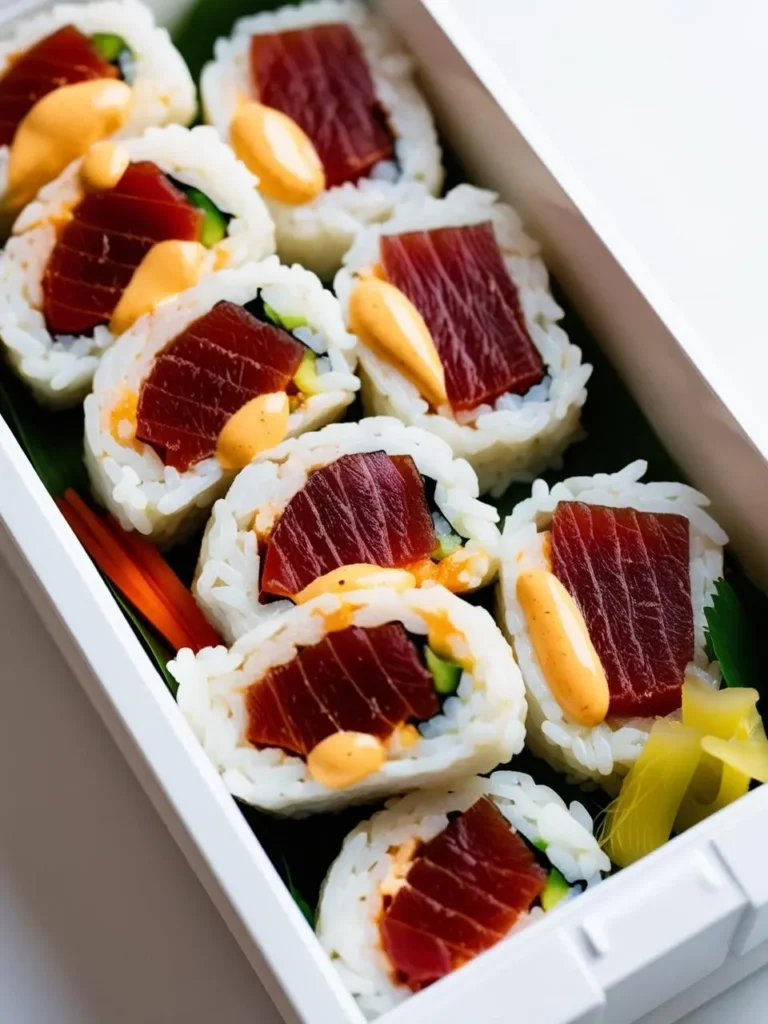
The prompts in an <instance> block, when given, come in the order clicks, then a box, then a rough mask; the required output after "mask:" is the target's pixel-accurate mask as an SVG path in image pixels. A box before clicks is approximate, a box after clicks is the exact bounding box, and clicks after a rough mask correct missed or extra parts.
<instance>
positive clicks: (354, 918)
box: [317, 771, 611, 1018]
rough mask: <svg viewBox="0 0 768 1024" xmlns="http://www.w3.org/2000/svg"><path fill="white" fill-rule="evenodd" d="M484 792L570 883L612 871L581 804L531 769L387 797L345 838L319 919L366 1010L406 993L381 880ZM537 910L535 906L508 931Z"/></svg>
mask: <svg viewBox="0 0 768 1024" xmlns="http://www.w3.org/2000/svg"><path fill="white" fill-rule="evenodd" d="M483 796H489V797H490V798H491V799H492V800H493V802H494V803H495V804H496V806H497V807H498V809H499V810H500V811H501V813H502V814H503V815H504V817H505V818H506V819H507V820H508V821H509V823H510V825H511V826H512V828H514V829H515V830H516V831H518V832H520V833H521V834H522V835H523V836H525V838H526V839H527V840H528V841H529V842H531V843H536V842H540V841H544V842H546V843H547V848H546V856H547V857H548V858H549V860H550V862H551V864H552V865H553V867H555V868H557V869H558V871H560V872H561V874H562V875H564V877H565V879H566V880H567V881H568V882H570V883H571V884H572V885H573V884H574V883H586V884H587V885H594V884H596V883H597V882H599V881H600V879H601V872H608V871H610V866H611V865H610V861H609V860H608V858H607V856H606V855H605V854H604V853H603V852H602V850H601V849H600V847H599V846H598V843H597V840H596V839H595V837H594V835H593V824H592V819H591V817H590V815H589V812H588V811H587V810H586V808H585V807H584V806H583V805H582V804H580V803H578V802H576V801H574V802H573V803H572V804H571V805H570V807H568V806H566V804H565V801H564V800H562V798H561V797H560V796H558V794H557V793H556V792H555V791H554V790H553V789H550V788H549V787H547V786H539V785H537V784H536V782H535V781H534V779H533V778H531V776H530V775H524V774H522V773H520V772H510V771H499V772H494V774H493V775H491V777H490V778H488V779H483V778H475V779H468V780H467V781H465V782H463V783H462V784H461V785H459V786H457V787H456V788H455V789H452V790H445V789H440V790H437V791H434V792H421V793H411V794H409V795H408V796H405V797H402V798H400V799H397V800H391V801H390V802H389V803H388V804H387V806H386V808H385V809H384V810H383V811H379V813H378V814H375V815H374V816H373V817H372V818H370V819H369V820H368V821H364V822H363V823H362V824H360V825H358V827H357V828H356V829H354V831H352V832H351V833H350V834H349V835H348V836H347V838H346V839H345V840H344V845H343V847H342V850H341V853H340V854H339V856H338V857H337V858H336V860H335V861H334V863H333V864H332V865H331V868H330V871H329V872H328V876H327V878H326V880H325V883H324V885H323V889H322V893H321V897H320V907H319V912H318V918H317V936H318V938H319V940H320V943H321V945H322V946H323V948H324V949H325V951H326V952H327V953H328V955H329V956H330V957H331V959H332V960H333V963H334V966H335V967H336V969H337V970H338V972H339V974H340V975H341V978H342V980H343V982H344V984H345V985H346V987H347V988H348V989H349V991H350V992H351V993H352V995H353V996H354V997H355V998H356V999H357V1001H358V1004H359V1006H360V1009H361V1010H362V1011H363V1013H365V1015H366V1016H367V1017H369V1018H372V1017H377V1016H378V1015H379V1014H381V1013H385V1012H386V1011H387V1010H391V1009H392V1008H393V1007H394V1006H396V1005H397V1004H398V1003H401V1002H402V1001H403V1000H404V999H407V997H408V996H409V995H410V994H411V993H410V991H409V989H408V988H407V987H406V986H404V985H399V984H397V983H396V982H395V980H394V979H393V977H392V970H391V967H390V963H389V958H388V957H387V954H386V953H385V951H384V949H383V948H382V944H381V940H380V932H379V921H380V916H381V912H382V907H383V900H382V895H383V894H382V884H385V885H386V883H387V881H391V880H394V879H396V878H398V877H399V878H402V877H404V875H405V873H406V872H407V870H408V867H409V865H410V862H411V858H412V854H413V852H414V849H415V847H416V845H417V844H421V843H427V842H429V841H430V840H431V839H434V838H435V837H436V836H438V835H439V834H440V833H441V832H442V831H443V830H444V829H445V828H446V827H447V826H448V824H449V820H450V819H449V815H451V814H454V813H455V812H457V811H466V810H468V809H469V808H470V807H472V805H473V804H475V803H476V802H477V801H478V800H480V799H481V798H482V797H483ZM395 884H397V883H396V882H395ZM572 892H573V890H572ZM543 913H544V911H543V910H542V909H541V907H535V908H534V909H533V910H532V911H531V912H530V913H529V914H526V915H525V917H524V919H523V920H522V921H520V922H518V923H516V924H515V926H514V928H513V929H512V930H511V931H510V933H509V936H507V938H509V937H510V936H512V935H514V934H516V933H517V931H519V930H520V928H521V926H525V925H526V924H529V923H531V922H532V921H533V920H535V919H537V918H538V917H541V916H542V915H543Z"/></svg>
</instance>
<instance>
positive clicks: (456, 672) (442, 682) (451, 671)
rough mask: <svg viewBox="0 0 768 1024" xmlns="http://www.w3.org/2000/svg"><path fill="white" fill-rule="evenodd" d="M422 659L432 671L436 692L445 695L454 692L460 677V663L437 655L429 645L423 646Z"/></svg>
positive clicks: (447, 695)
mask: <svg viewBox="0 0 768 1024" xmlns="http://www.w3.org/2000/svg"><path fill="white" fill-rule="evenodd" d="M424 661H425V662H426V664H427V668H428V669H429V671H430V672H431V673H432V678H433V679H434V681H435V689H436V690H437V692H438V693H440V694H442V695H443V696H445V697H449V696H450V695H451V694H452V693H456V691H457V690H458V688H459V680H460V679H461V665H457V664H456V662H455V661H445V660H444V659H443V658H440V657H438V656H437V655H436V654H435V652H434V651H433V650H432V648H431V647H430V646H429V645H427V646H425V648H424Z"/></svg>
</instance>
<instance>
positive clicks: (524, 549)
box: [499, 461, 728, 792]
mask: <svg viewBox="0 0 768 1024" xmlns="http://www.w3.org/2000/svg"><path fill="white" fill-rule="evenodd" d="M646 469H647V464H646V463H645V462H643V461H638V462H633V463H631V464H630V465H629V466H626V467H625V468H624V469H622V470H621V471H620V472H618V473H612V474H605V473H601V474H598V475H597V476H593V477H571V478H570V479H568V480H564V481H562V482H561V483H558V484H555V486H554V487H552V488H551V489H550V488H549V487H548V486H547V484H546V483H545V482H544V481H543V480H537V481H536V482H535V483H534V485H533V490H532V494H531V497H530V498H528V499H526V500H525V501H522V502H520V503H519V504H518V505H517V506H516V507H515V509H514V510H513V512H512V514H511V515H510V516H509V517H508V519H507V520H506V522H505V524H504V531H503V535H502V550H501V567H500V578H499V599H500V600H499V604H500V616H501V621H502V625H503V628H504V629H505V631H506V633H507V634H508V636H509V637H510V638H511V640H512V644H513V646H514V649H515V656H516V658H517V662H518V664H519V665H520V669H521V671H522V673H523V678H524V679H525V686H526V692H527V695H528V706H529V716H528V735H527V742H528V745H529V746H530V747H531V748H532V749H533V750H534V751H536V753H538V754H539V755H540V756H542V757H544V758H545V759H546V760H547V761H549V763H550V764H551V765H552V766H553V767H555V768H557V769H558V770H560V771H564V772H566V773H567V774H569V775H571V776H573V777H575V778H576V779H580V780H593V781H595V782H598V783H599V784H600V785H602V786H603V787H604V788H605V789H607V790H608V791H609V792H613V791H615V790H616V789H617V787H618V784H619V782H620V780H621V777H622V776H623V775H625V774H626V773H627V771H628V770H629V768H630V767H631V766H632V764H633V762H634V761H635V760H636V759H637V757H638V756H639V754H640V752H641V750H642V749H643V746H644V744H645V741H646V739H647V737H648V733H649V731H650V729H651V726H652V725H653V722H654V719H652V718H637V719H631V720H622V721H620V722H611V721H610V720H606V721H605V722H602V723H601V724H600V725H598V726H595V727H594V728H589V727H587V726H584V725H579V724H577V723H576V722H573V721H571V720H569V718H568V716H567V715H566V714H565V712H564V711H563V710H562V708H561V707H560V705H559V704H558V703H557V701H556V699H555V697H554V695H553V694H552V692H551V690H550V688H549V686H548V684H547V681H546V679H545V677H544V674H543V672H542V670H541V666H540V665H539V662H538V659H537V657H536V654H535V652H534V650H533V647H532V644H531V639H530V635H529V632H528V627H527V623H526V619H525V616H524V614H523V611H522V609H521V607H520V604H519V602H518V600H517V579H518V576H519V575H520V574H521V573H522V572H527V571H529V570H531V569H546V568H549V564H548V561H547V556H546V554H545V552H544V550H543V548H542V539H541V532H540V531H544V530H547V529H549V525H550V523H551V521H552V516H553V514H554V510H555V508H556V506H557V504H558V502H560V501H582V502H586V503H587V504H590V505H608V506H611V507H615V508H634V509H638V510H639V511H642V512H674V513H677V514H678V515H683V516H686V518H687V519H688V520H689V522H690V543H691V552H690V559H691V596H692V601H693V618H694V662H693V664H691V665H689V667H688V669H687V672H688V674H692V675H695V676H697V677H698V678H700V679H702V680H704V681H705V682H708V683H709V684H710V685H712V686H717V685H718V683H719V668H718V666H717V664H716V663H711V664H710V663H709V661H708V659H707V655H706V650H705V636H704V631H705V628H706V619H705V615H704V609H705V608H707V607H708V606H709V605H711V603H712V596H713V594H714V584H715V581H716V580H717V579H719V578H720V577H721V576H722V575H723V546H724V545H725V544H727V543H728V537H727V536H726V534H725V533H724V531H723V530H722V529H721V528H720V527H719V526H718V524H717V523H716V522H715V521H714V519H712V517H711V516H710V515H709V514H708V513H707V512H706V511H705V508H706V506H707V505H708V504H709V500H708V499H707V498H706V497H705V496H704V495H703V494H700V493H699V492H698V491H695V490H693V488H692V487H688V486H686V485H685V484H681V483H643V482H642V477H643V475H644V474H645V472H646Z"/></svg>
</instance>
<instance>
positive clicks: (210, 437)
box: [136, 302, 304, 472]
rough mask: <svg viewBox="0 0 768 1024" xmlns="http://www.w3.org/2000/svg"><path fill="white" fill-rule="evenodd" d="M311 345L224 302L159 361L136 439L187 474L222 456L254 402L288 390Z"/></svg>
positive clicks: (142, 399) (147, 384)
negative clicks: (220, 442)
mask: <svg viewBox="0 0 768 1024" xmlns="http://www.w3.org/2000/svg"><path fill="white" fill-rule="evenodd" d="M303 353H304V346H303V345H302V344H300V343H299V342H298V341H296V340H295V339H294V338H292V337H291V336H290V334H287V333H286V332H285V331H283V330H281V329H280V328H279V327H275V326H273V325H272V324H266V323H262V322H261V321H260V320H257V319H256V318H255V317H254V316H251V314H250V313H249V312H248V311H247V310H246V309H243V308H242V306H236V305H235V304H234V303H232V302H218V303H217V304H216V305H215V306H214V307H213V309H211V310H210V311H209V312H208V313H206V314H205V315H204V316H201V317H199V318H198V319H197V320H194V321H193V322H192V323H191V324H190V325H189V327H187V328H186V329H185V330H184V331H182V333H181V334H179V335H178V337H176V338H174V339H173V341H172V342H171V343H170V344H169V345H168V346H167V347H166V348H165V349H164V350H163V352H161V353H160V355H158V357H157V358H156V359H155V362H154V364H153V366H152V369H151V371H150V373H149V374H148V376H147V378H146V379H145V381H144V383H143V384H142V386H141V391H140V392H139V406H138V413H137V420H136V436H137V438H138V439H139V440H140V441H144V442H146V443H147V444H150V445H152V447H153V448H154V449H155V451H156V452H157V453H158V455H159V456H160V457H161V459H162V460H163V462H164V463H165V464H166V466H173V467H174V469H178V470H179V471H181V472H183V471H184V470H186V469H189V467H190V466H192V465H194V464H195V463H196V462H200V460H201V459H207V458H208V457H209V456H211V455H213V454H214V453H215V451H216V441H217V439H218V436H219V434H220V433H221V430H222V428H223V427H224V424H225V423H226V422H227V420H228V419H229V418H230V417H231V416H233V415H234V414H235V413H236V412H237V410H238V409H241V408H242V407H243V406H244V405H245V404H246V403H247V402H250V400H251V399H252V398H256V397H257V396H258V395H265V394H269V393H270V392H273V391H285V389H286V388H287V387H288V383H289V381H290V380H291V377H293V375H294V373H295V372H296V370H297V368H298V365H299V363H300V362H301V358H302V355H303Z"/></svg>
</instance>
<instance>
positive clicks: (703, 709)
mask: <svg viewBox="0 0 768 1024" xmlns="http://www.w3.org/2000/svg"><path fill="white" fill-rule="evenodd" d="M758 698H759V694H758V692H757V690H752V689H747V688H746V687H732V688H729V689H725V690H713V689H712V687H711V686H708V685H707V684H706V683H704V682H702V681H701V680H700V679H695V678H693V677H691V676H689V677H688V678H686V680H685V685H684V686H683V725H685V726H689V727H690V728H691V729H698V730H699V731H700V732H702V733H703V734H704V735H705V736H719V737H720V739H723V740H729V739H730V738H731V737H732V736H734V735H735V733H736V730H737V729H738V728H739V726H740V725H741V724H742V722H743V721H744V719H745V718H747V716H748V715H749V714H750V712H751V711H752V709H753V708H754V707H755V705H756V704H757V701H758Z"/></svg>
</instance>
